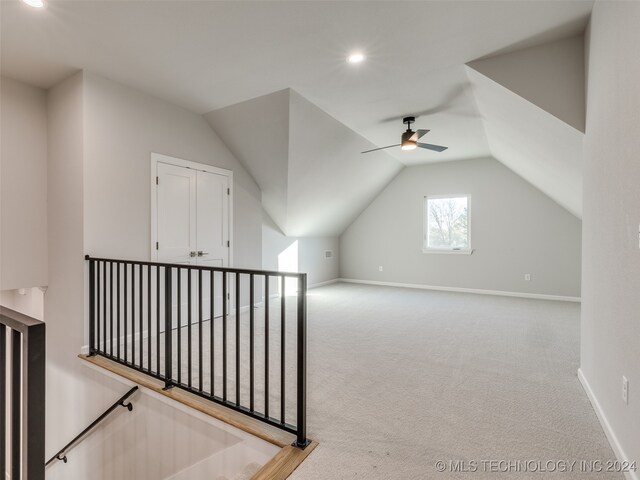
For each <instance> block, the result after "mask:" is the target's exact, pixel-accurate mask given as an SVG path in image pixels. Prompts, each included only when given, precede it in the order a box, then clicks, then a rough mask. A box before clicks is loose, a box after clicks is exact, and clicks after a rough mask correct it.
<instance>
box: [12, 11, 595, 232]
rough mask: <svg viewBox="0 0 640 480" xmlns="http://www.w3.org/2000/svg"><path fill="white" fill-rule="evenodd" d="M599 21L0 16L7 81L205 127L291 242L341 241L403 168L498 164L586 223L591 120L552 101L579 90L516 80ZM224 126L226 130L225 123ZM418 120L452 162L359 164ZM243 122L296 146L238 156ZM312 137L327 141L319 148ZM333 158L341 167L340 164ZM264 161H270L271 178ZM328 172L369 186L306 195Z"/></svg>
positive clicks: (446, 15) (539, 14) (560, 14)
mask: <svg viewBox="0 0 640 480" xmlns="http://www.w3.org/2000/svg"><path fill="white" fill-rule="evenodd" d="M592 6H593V1H591V0H588V1H580V0H577V1H552V2H547V1H545V2H538V1H522V2H520V1H518V2H504V1H484V0H479V1H467V2H462V1H461V2H458V1H450V2H430V1H425V2H395V1H389V2H316V1H311V2H261V1H257V2H233V1H229V2H213V1H211V2H190V1H163V2H137V1H122V2H112V1H92V2H67V1H49V2H47V6H46V8H44V9H42V10H39V11H35V10H33V9H30V8H29V7H27V6H26V5H24V4H23V3H22V2H19V1H6V2H2V3H0V55H1V57H0V60H1V63H0V68H1V70H2V74H3V75H6V76H9V77H12V78H15V79H18V80H22V81H25V82H27V83H31V84H34V85H37V86H40V87H43V88H48V87H51V86H53V85H55V84H56V83H57V82H59V81H60V80H61V79H63V78H65V77H66V76H68V75H69V74H71V73H73V72H74V71H77V70H78V69H87V70H90V71H92V72H94V73H97V74H100V75H104V76H106V77H108V78H111V79H113V80H116V81H119V82H122V83H125V84H128V85H131V86H133V87H135V88H138V89H140V90H143V91H145V92H148V93H150V94H153V95H156V96H159V97H161V98H164V99H166V100H168V101H171V102H174V103H176V104H179V105H181V106H184V107H186V108H188V109H190V110H192V111H194V112H196V113H200V114H208V115H207V118H208V120H209V122H210V124H211V125H212V126H213V128H215V129H216V130H218V129H220V130H221V131H220V132H219V133H220V134H221V136H222V137H223V138H224V139H225V142H227V143H228V144H229V146H230V148H231V149H232V151H234V153H235V154H236V155H238V156H239V157H240V160H241V161H242V162H243V163H245V165H248V168H249V170H250V171H252V174H253V175H254V177H256V179H257V180H258V177H260V178H262V177H263V176H264V177H268V180H259V183H263V184H264V185H265V186H262V185H261V186H262V188H263V191H264V193H265V203H266V204H270V205H271V206H270V207H269V210H270V214H271V215H272V216H273V218H274V220H275V221H276V222H277V223H278V225H280V227H281V228H282V229H283V231H286V232H291V234H296V235H319V234H335V233H336V232H337V233H339V231H340V229H341V228H343V226H344V225H345V224H348V222H349V218H351V217H354V216H355V215H357V213H358V208H360V205H363V204H366V201H367V200H366V199H367V198H370V197H371V195H372V192H373V191H374V190H375V191H379V190H380V189H381V188H382V186H383V185H384V183H385V181H384V179H385V178H391V177H392V176H393V174H394V173H393V172H394V171H397V169H398V168H400V167H401V166H402V165H413V164H421V163H427V162H433V161H442V160H457V159H462V158H475V157H485V156H489V155H492V156H495V157H496V158H498V160H501V161H502V162H504V163H505V164H506V165H508V166H509V167H510V168H512V169H513V170H514V171H516V172H517V173H519V174H520V175H522V176H523V177H524V178H525V179H527V180H529V181H530V182H531V183H532V184H534V185H536V186H537V187H538V188H540V189H541V190H543V191H544V192H545V193H547V194H548V195H550V196H551V197H552V198H554V199H556V201H558V202H559V203H560V204H562V205H564V206H565V207H566V208H568V209H569V210H570V211H572V212H573V213H575V214H577V215H579V213H580V205H579V203H580V200H579V191H580V182H581V180H580V174H579V171H578V170H579V169H576V164H578V163H579V155H580V154H579V152H578V153H576V145H577V143H579V138H580V137H579V135H580V130H581V128H582V127H583V126H584V125H583V124H584V114H583V113H582V114H580V113H579V112H577V111H576V110H575V109H574V110H572V108H573V107H567V105H566V104H564V103H563V102H564V101H565V100H567V101H570V99H567V98H565V95H564V93H561V94H560V95H559V98H554V97H553V95H549V94H548V93H549V92H551V91H559V92H565V91H566V90H567V88H569V90H571V87H567V86H566V85H565V84H564V83H562V82H570V81H571V80H570V78H569V77H570V76H571V75H570V74H569V73H568V70H567V71H564V73H565V74H566V75H564V76H563V75H561V74H559V75H557V76H555V77H553V80H552V81H551V83H550V84H543V83H540V82H542V81H549V76H548V75H547V76H545V75H544V72H542V74H540V75H538V76H537V77H536V78H537V80H536V82H535V84H532V83H531V82H527V81H525V80H526V78H528V77H529V76H530V75H531V74H532V73H535V72H532V71H531V70H526V71H527V74H526V76H525V78H523V77H522V75H519V73H518V72H521V71H525V70H523V69H524V66H526V65H527V64H528V63H532V62H533V63H536V62H537V64H540V65H543V66H545V68H546V67H547V66H550V65H554V64H555V63H557V60H558V59H562V58H563V57H566V55H568V54H569V52H570V51H573V52H574V53H575V48H574V49H573V50H572V48H571V47H570V46H567V45H561V46H557V47H554V48H553V49H544V48H543V49H542V50H536V49H535V48H533V49H530V48H529V47H536V46H539V45H543V44H550V43H551V44H552V43H553V42H555V41H558V40H562V39H566V38H569V37H572V36H576V35H580V34H581V33H582V32H583V31H584V28H585V26H586V24H587V21H588V18H589V15H590V12H591V8H592ZM569 43H570V42H569ZM355 50H361V51H363V52H364V53H365V54H366V56H367V59H366V61H365V62H364V63H362V64H358V65H350V64H348V63H347V62H346V61H345V58H346V56H347V55H348V54H349V53H350V52H352V51H355ZM517 52H520V54H518V53H517ZM523 52H524V56H522V55H521V54H522V53H523ZM572 58H573V57H572ZM477 59H482V60H478V61H476V60H477ZM573 63H575V62H573ZM467 64H468V65H467ZM565 70H566V69H565ZM574 80H575V79H574ZM541 85H544V86H545V88H539V87H540V86H541ZM536 87H538V88H536ZM545 89H547V90H548V92H547V94H545V92H544V90H545ZM558 89H559V90H558ZM283 91H284V92H285V93H280V94H277V93H274V92H283ZM286 92H288V93H286ZM576 92H577V90H576ZM271 94H273V95H274V96H273V97H272V95H271ZM278 95H280V96H281V98H278ZM577 95H580V94H579V93H578V94H577ZM285 96H288V98H289V99H288V101H287V102H285V101H284V100H282V98H284V97H285ZM259 98H262V100H253V99H259ZM292 98H294V99H296V100H295V101H292ZM254 101H255V102H259V101H265V102H272V104H271V106H272V107H273V108H275V110H276V111H278V112H279V113H278V114H276V115H275V116H274V117H271V119H272V120H273V125H272V124H271V122H270V121H269V120H270V119H269V117H266V118H262V120H261V118H260V115H259V114H253V113H247V112H248V111H251V110H252V108H253V107H254V106H255V105H254V106H253V107H252V105H251V102H254ZM242 104H245V105H244V107H242V106H241V105H242ZM294 104H295V105H294ZM232 106H233V107H232ZM225 107H229V109H225ZM243 108H246V109H248V110H247V112H244V113H242V109H243ZM258 110H259V109H258ZM224 111H226V112H227V114H228V115H229V119H228V120H226V119H221V117H220V115H219V112H224ZM209 112H214V113H209ZM215 112H218V113H215ZM407 114H416V115H419V118H418V121H417V124H416V127H418V128H428V129H431V132H430V133H429V134H428V139H426V141H428V142H429V143H436V144H441V145H447V146H448V147H449V149H448V150H447V151H446V152H443V153H441V154H438V153H435V152H429V151H423V150H418V151H415V152H401V151H400V150H399V149H396V150H388V151H386V153H384V154H380V155H377V156H376V157H375V158H374V157H366V156H364V157H366V158H367V161H368V162H369V163H367V161H365V159H364V158H363V157H360V154H359V152H360V151H361V145H376V146H384V145H390V144H394V143H398V137H399V135H400V133H401V132H402V130H403V125H402V124H401V120H400V119H401V117H402V116H404V115H407ZM233 115H237V118H238V119H242V121H243V122H244V125H248V124H250V122H258V123H260V122H262V124H264V125H266V128H268V129H273V135H275V136H278V135H280V136H283V135H284V136H286V137H287V139H286V141H282V142H272V143H271V144H269V145H267V144H266V143H264V142H258V138H262V139H264V137H265V135H260V134H259V133H258V132H256V133H255V134H252V135H249V136H248V138H244V140H243V142H238V140H237V139H233V138H232V137H233V134H232V133H229V132H230V127H229V125H231V124H232V123H234V122H233V120H231V119H232V118H233ZM254 117H255V118H254ZM334 119H335V120H334ZM331 121H335V124H334V123H331ZM316 123H317V124H319V125H320V124H323V125H324V129H318V130H317V131H316V133H317V136H314V129H313V128H312V127H313V125H314V124H316ZM235 127H236V128H242V125H239V124H235ZM565 127H568V128H569V129H570V130H569V129H567V128H565ZM227 130H228V131H227ZM225 132H227V133H225ZM330 132H333V133H334V134H331V135H330V134H329V133H330ZM558 132H560V133H558ZM576 132H577V133H576ZM225 137H226V138H225ZM345 139H349V140H345ZM340 142H346V143H342V144H340ZM349 142H351V143H349ZM250 144H253V146H251V145H250ZM305 145H307V146H309V145H314V150H312V149H310V148H308V147H307V148H306V149H305ZM347 145H349V149H353V152H352V155H351V154H347V152H346V151H345V150H344V149H345V148H346V146H347ZM550 145H551V146H550ZM553 146H556V147H558V148H553ZM317 147H320V150H318V148H317ZM263 148H264V149H265V150H264V151H263V150H262V149H263ZM285 148H286V154H285V151H284V150H282V149H285ZM314 151H318V152H319V154H318V156H317V157H314V156H313V152H314ZM252 152H253V153H252ZM322 152H324V153H322ZM332 152H339V154H340V155H341V157H340V158H343V159H345V160H344V161H340V162H334V163H331V159H333V158H334V156H333V155H334V154H333V153H332ZM349 152H351V150H349ZM523 152H524V153H523ZM260 158H263V159H266V158H269V162H270V163H269V165H270V169H271V168H272V171H271V170H270V169H265V168H264V165H262V166H261V165H260V164H259V160H260ZM325 165H331V169H332V176H333V177H332V178H333V179H335V178H340V177H341V176H344V177H345V178H352V177H353V176H354V172H356V171H357V172H361V173H360V174H359V175H358V182H357V183H358V185H357V186H358V189H359V191H358V193H357V194H354V192H352V191H351V189H349V188H347V186H346V185H343V184H341V183H339V182H338V183H326V185H328V188H326V191H325V192H324V193H322V192H319V191H316V190H314V189H313V188H310V186H313V181H310V180H309V178H306V179H304V181H299V180H300V179H299V178H298V177H303V176H304V175H305V174H307V175H309V174H310V173H309V172H311V171H313V172H314V173H313V175H315V176H316V177H315V178H317V179H318V181H322V182H330V181H329V180H328V179H327V178H326V177H323V174H324V173H325V172H323V171H322V169H323V168H324V166H325ZM309 168H316V169H319V170H309ZM285 170H286V171H287V173H286V175H285V174H284V173H283V172H284V171H285ZM258 171H259V172H261V173H257V172H258ZM296 172H297V173H296ZM576 172H577V173H576ZM576 175H577V180H576ZM292 179H293V181H292ZM305 182H306V183H305ZM347 183H349V182H347ZM350 183H351V185H353V183H354V182H350ZM318 184H319V183H316V184H315V185H318ZM332 185H333V187H334V188H332V187H331V186H332ZM358 189H356V190H358ZM563 189H564V190H566V192H565V191H564V190H563ZM567 192H569V193H567ZM374 194H375V193H374ZM300 195H302V197H301V196H300ZM305 195H306V196H305ZM305 202H307V203H306V204H307V205H309V206H312V207H313V208H314V209H315V210H314V212H315V213H314V214H313V215H314V218H317V219H318V220H317V221H318V226H317V227H309V226H308V225H307V223H308V218H307V219H305V214H304V213H301V212H299V211H297V209H298V207H297V206H298V205H305ZM293 203H295V205H293ZM339 205H343V206H347V207H344V208H341V207H339ZM352 207H353V208H352ZM344 209H346V210H348V211H347V212H346V213H345V212H344V211H343V210H344ZM351 219H353V218H351Z"/></svg>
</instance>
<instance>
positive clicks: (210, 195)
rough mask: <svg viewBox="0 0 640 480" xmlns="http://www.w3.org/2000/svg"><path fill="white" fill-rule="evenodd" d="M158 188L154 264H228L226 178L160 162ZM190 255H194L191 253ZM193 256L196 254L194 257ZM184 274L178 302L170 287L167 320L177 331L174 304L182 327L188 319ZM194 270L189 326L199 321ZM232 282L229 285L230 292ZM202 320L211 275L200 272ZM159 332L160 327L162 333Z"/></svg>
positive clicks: (218, 277)
mask: <svg viewBox="0 0 640 480" xmlns="http://www.w3.org/2000/svg"><path fill="white" fill-rule="evenodd" d="M156 174H157V176H158V186H157V192H156V194H157V240H158V261H159V262H167V263H178V264H185V265H196V264H197V265H206V266H212V267H227V266H229V251H230V248H229V244H228V241H229V194H228V188H229V177H227V176H226V175H220V174H215V173H210V172H205V171H200V170H195V169H192V168H186V167H179V166H175V165H170V164H165V163H161V162H159V163H158V164H157V171H156ZM191 252H194V253H195V256H192V255H191ZM196 252H197V253H196ZM189 276H190V275H189V273H188V272H187V271H184V270H183V271H182V273H181V275H180V279H179V280H178V277H177V276H175V277H174V282H175V283H176V284H177V283H178V281H179V282H180V286H181V298H180V302H178V301H177V285H174V291H175V292H176V293H174V295H176V296H175V297H174V302H173V303H174V305H173V312H172V319H173V324H174V327H177V317H178V304H180V307H179V308H180V317H181V322H180V323H181V325H182V326H185V325H187V322H188V318H189V315H188V313H189V309H188V304H189V293H188V282H189ZM198 280H199V276H198V272H196V271H194V272H191V286H192V290H191V292H192V293H191V322H192V323H196V322H198V320H199V318H200V312H199V311H198V307H199V305H200V303H199V301H198V292H199V291H200V288H199V285H198ZM213 286H214V289H213V292H214V293H213V296H214V316H215V317H218V316H221V315H222V302H223V298H222V274H221V273H219V272H218V273H216V274H215V275H214V285H213ZM231 287H232V282H230V284H229V285H228V291H229V292H230V293H231V292H232V290H231ZM201 291H202V318H203V320H209V319H210V318H211V275H210V273H209V272H203V273H202V290H201ZM163 330H164V329H163Z"/></svg>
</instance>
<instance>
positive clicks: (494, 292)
mask: <svg viewBox="0 0 640 480" xmlns="http://www.w3.org/2000/svg"><path fill="white" fill-rule="evenodd" d="M338 281H339V282H346V283H363V284H366V285H381V286H385V287H400V288H417V289H420V290H438V291H442V292H458V293H476V294H480V295H498V296H502V297H519V298H534V299H538V300H559V301H563V302H580V297H564V296H561V295H546V294H542V293H524V292H504V291H501V290H482V289H479V288H462V287H437V286H434V285H422V284H419V283H397V282H378V281H375V280H357V279H355V278H339V279H338Z"/></svg>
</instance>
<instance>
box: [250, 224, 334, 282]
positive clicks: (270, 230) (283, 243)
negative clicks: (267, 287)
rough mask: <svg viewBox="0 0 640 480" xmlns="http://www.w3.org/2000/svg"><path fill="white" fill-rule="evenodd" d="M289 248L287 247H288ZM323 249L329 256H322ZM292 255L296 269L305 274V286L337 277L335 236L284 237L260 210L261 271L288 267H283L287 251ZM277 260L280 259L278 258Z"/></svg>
mask: <svg viewBox="0 0 640 480" xmlns="http://www.w3.org/2000/svg"><path fill="white" fill-rule="evenodd" d="M288 249H291V250H288ZM325 250H331V251H332V252H333V256H332V258H328V259H327V258H325V257H324V252H325ZM287 251H288V252H291V255H293V256H294V257H295V262H296V263H297V269H296V271H298V272H301V273H306V274H307V285H308V286H314V285H317V284H320V283H323V282H328V281H330V280H335V279H337V278H338V277H339V265H340V264H339V253H340V252H339V239H338V237H287V236H286V235H284V234H283V233H282V231H280V229H279V228H278V226H277V225H276V224H275V223H274V222H273V220H271V218H270V217H269V215H268V214H267V213H266V212H264V213H263V224H262V268H264V269H265V270H287V271H291V270H289V269H288V268H287V267H286V266H283V260H284V262H285V265H286V263H288V262H287V259H286V258H285V257H286V256H287V253H285V252H287ZM279 260H280V261H279Z"/></svg>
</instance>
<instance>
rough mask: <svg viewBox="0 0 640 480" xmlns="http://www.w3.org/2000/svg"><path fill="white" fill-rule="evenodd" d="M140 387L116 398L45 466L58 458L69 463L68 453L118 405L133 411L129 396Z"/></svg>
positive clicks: (46, 465) (133, 388)
mask: <svg viewBox="0 0 640 480" xmlns="http://www.w3.org/2000/svg"><path fill="white" fill-rule="evenodd" d="M137 390H138V387H137V386H136V387H132V388H131V389H129V391H128V392H127V393H125V394H124V395H123V396H122V397H120V398H119V399H118V400H116V401H115V402H114V403H113V404H112V405H111V406H110V407H109V408H107V409H106V410H105V411H104V413H102V415H100V416H99V417H98V418H96V419H95V420H94V421H93V422H91V424H90V425H89V426H88V427H87V428H85V429H84V430H83V431H82V432H80V433H79V434H78V435H76V436H75V438H74V439H73V440H71V441H70V442H69V443H67V444H66V445H65V446H64V447H62V449H60V450H59V451H58V452H57V453H56V454H55V455H54V456H53V457H51V458H50V459H49V460H47V463H45V467H48V466H49V465H51V464H52V463H53V462H55V461H56V460H60V461H62V462H64V463H67V453H68V452H69V451H70V450H71V449H72V448H73V447H75V446H76V445H77V444H78V443H80V442H81V441H82V440H83V439H84V438H85V437H86V436H87V435H89V433H91V431H92V430H93V429H94V428H96V427H97V426H98V425H99V424H100V423H102V421H103V420H105V419H106V418H107V417H108V416H109V415H111V414H112V413H113V412H114V411H115V410H116V409H117V408H118V407H124V408H126V409H127V410H128V411H130V412H131V411H133V404H132V403H131V402H127V400H128V399H129V397H130V396H131V395H133V394H134V393H136V391H137Z"/></svg>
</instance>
